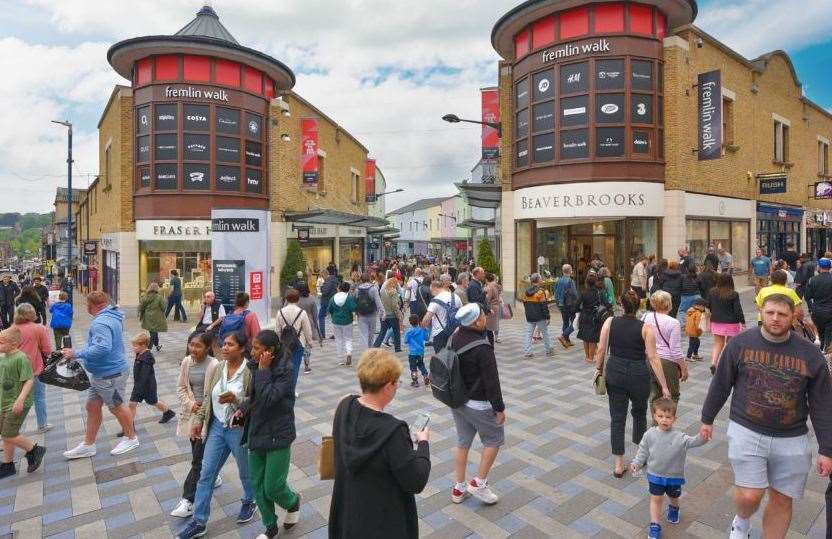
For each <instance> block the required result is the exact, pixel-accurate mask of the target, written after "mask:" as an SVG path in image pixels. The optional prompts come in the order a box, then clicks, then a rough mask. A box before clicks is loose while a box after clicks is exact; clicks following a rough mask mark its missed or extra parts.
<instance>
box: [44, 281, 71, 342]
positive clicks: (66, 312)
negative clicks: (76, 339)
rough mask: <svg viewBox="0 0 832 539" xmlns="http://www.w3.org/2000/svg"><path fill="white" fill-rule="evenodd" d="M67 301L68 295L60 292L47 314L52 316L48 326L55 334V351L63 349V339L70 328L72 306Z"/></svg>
mask: <svg viewBox="0 0 832 539" xmlns="http://www.w3.org/2000/svg"><path fill="white" fill-rule="evenodd" d="M68 300H69V294H67V293H66V292H63V291H62V292H61V293H60V294H58V301H56V302H55V303H53V304H52V306H51V307H49V314H51V315H52V320H51V321H50V322H49V326H50V327H51V328H52V333H54V334H55V350H60V349H61V348H63V347H64V345H63V338H64V336H66V335H69V330H70V328H71V327H72V304H71V303H69V301H68Z"/></svg>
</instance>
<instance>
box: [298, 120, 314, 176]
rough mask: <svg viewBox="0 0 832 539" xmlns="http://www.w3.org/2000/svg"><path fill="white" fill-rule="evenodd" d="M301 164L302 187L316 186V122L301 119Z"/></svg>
mask: <svg viewBox="0 0 832 539" xmlns="http://www.w3.org/2000/svg"><path fill="white" fill-rule="evenodd" d="M300 152H301V162H302V163H303V185H305V186H307V187H316V186H317V185H318V120H316V119H315V118H303V119H302V120H301V142H300Z"/></svg>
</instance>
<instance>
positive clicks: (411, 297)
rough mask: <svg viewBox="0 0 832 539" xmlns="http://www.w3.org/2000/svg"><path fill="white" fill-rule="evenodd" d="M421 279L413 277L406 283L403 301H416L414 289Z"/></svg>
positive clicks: (417, 286)
mask: <svg viewBox="0 0 832 539" xmlns="http://www.w3.org/2000/svg"><path fill="white" fill-rule="evenodd" d="M421 282H422V279H419V278H417V277H413V278H412V279H410V281H409V282H408V283H407V293H406V294H405V301H416V290H417V289H418V288H419V284H421Z"/></svg>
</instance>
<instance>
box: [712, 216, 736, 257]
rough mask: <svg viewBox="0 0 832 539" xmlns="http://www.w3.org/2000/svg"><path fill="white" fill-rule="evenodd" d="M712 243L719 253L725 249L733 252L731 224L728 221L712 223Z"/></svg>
mask: <svg viewBox="0 0 832 539" xmlns="http://www.w3.org/2000/svg"><path fill="white" fill-rule="evenodd" d="M711 243H712V244H713V246H714V247H716V249H717V251H719V250H720V249H725V250H726V251H728V252H729V253H730V252H731V223H729V222H727V221H711Z"/></svg>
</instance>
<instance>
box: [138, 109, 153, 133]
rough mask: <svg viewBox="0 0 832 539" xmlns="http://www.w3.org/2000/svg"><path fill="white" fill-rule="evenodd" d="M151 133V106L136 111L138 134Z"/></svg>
mask: <svg viewBox="0 0 832 539" xmlns="http://www.w3.org/2000/svg"><path fill="white" fill-rule="evenodd" d="M149 132H150V106H145V107H139V108H137V109H136V133H137V134H139V135H144V134H145V133H149Z"/></svg>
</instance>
